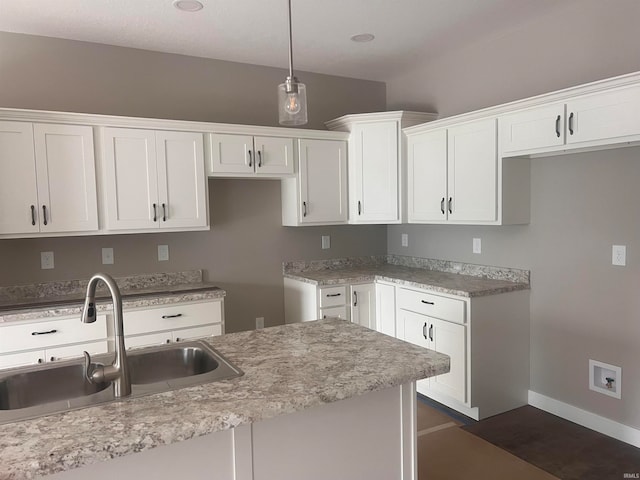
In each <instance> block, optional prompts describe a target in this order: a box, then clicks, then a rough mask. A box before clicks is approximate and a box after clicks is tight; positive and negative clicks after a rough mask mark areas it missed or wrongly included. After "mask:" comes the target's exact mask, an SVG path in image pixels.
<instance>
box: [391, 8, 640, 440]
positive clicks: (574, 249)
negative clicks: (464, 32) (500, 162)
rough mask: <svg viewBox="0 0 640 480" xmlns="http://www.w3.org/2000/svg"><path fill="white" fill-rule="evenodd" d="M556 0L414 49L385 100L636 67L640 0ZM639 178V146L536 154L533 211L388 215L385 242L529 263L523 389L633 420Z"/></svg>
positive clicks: (484, 95)
mask: <svg viewBox="0 0 640 480" xmlns="http://www.w3.org/2000/svg"><path fill="white" fill-rule="evenodd" d="M563 12H564V13H563ZM563 12H556V14H557V15H555V16H553V17H547V18H542V19H539V20H536V21H533V22H531V23H529V24H525V25H521V26H520V27H519V28H518V29H514V30H512V31H509V32H502V33H501V34H500V35H496V36H494V37H493V38H491V39H487V40H485V41H483V42H481V43H479V44H476V45H472V46H470V47H468V48H466V49H461V50H459V51H457V52H453V53H450V54H449V55H447V56H446V57H442V58H438V59H435V60H433V61H431V62H423V63H420V64H419V65H417V66H416V68H415V69H414V70H413V71H411V72H407V73H406V74H404V75H401V76H399V77H397V78H395V79H394V80H393V81H390V82H389V83H388V84H387V89H388V90H387V91H388V105H389V106H390V107H391V108H403V107H414V108H415V107H420V106H423V107H429V106H433V107H435V108H436V109H437V110H438V111H439V112H440V113H442V114H444V115H445V116H446V115H450V114H454V113H459V112H463V111H470V110H474V109H477V108H479V107H485V106H490V105H495V104H499V103H503V102H507V101H511V100H516V99H518V98H525V97H528V96H532V95H535V94H539V93H544V92H547V91H553V90H557V89H561V88H564V87H568V86H572V85H578V84H581V83H585V82H588V81H593V80H597V79H600V78H606V77H611V76H615V75H619V74H623V73H628V72H631V71H638V70H640V42H638V33H637V28H638V27H637V26H638V20H640V2H637V1H635V0H615V1H611V2H599V1H594V0H582V1H580V2H567V7H566V8H565V9H564V11H563ZM639 181H640V148H627V149H617V150H609V151H602V152H593V153H583V154H576V155H566V156H557V157H550V158H538V159H533V160H532V179H531V191H532V194H531V201H532V206H531V223H530V225H526V226H507V227H464V226H417V225H402V226H390V227H389V229H388V245H389V252H390V253H396V254H410V255H417V256H425V257H432V258H442V259H449V260H458V261H465V262H471V263H478V264H485V265H500V266H507V267H520V268H525V269H530V270H531V281H532V290H531V322H532V323H531V347H532V349H531V389H532V390H534V391H536V392H538V393H541V394H543V395H547V396H549V397H552V398H555V399H557V400H560V401H563V402H566V403H568V404H571V405H575V406H577V407H580V408H583V409H585V410H588V411H591V412H594V413H596V414H599V415H602V416H604V417H607V418H611V419H613V420H616V421H619V422H621V423H623V424H626V425H630V426H633V427H636V428H639V427H640V409H638V408H637V407H638V405H640V370H639V369H638V358H639V357H638V348H637V342H638V340H639V339H640V323H639V322H638V315H639V314H640V297H639V296H638V294H637V289H638V285H640V231H639V229H638V219H639V218H640V215H639V213H640V212H639V205H640V192H639V191H638V182H639ZM405 232H406V233H408V234H409V245H410V246H409V247H408V248H403V247H401V246H400V234H401V233H405ZM473 237H480V238H482V254H481V255H474V254H473V253H472V249H471V248H472V238H473ZM613 244H624V245H627V266H626V267H614V266H612V265H611V245H613ZM590 358H591V359H596V360H600V361H604V362H606V363H611V364H614V365H619V366H622V372H623V373H622V376H623V384H622V400H617V399H614V398H612V397H607V396H605V395H601V394H598V393H595V392H592V391H590V390H589V389H588V359H590Z"/></svg>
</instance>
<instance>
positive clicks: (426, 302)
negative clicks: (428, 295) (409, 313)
mask: <svg viewBox="0 0 640 480" xmlns="http://www.w3.org/2000/svg"><path fill="white" fill-rule="evenodd" d="M420 301H421V302H422V303H425V304H427V305H435V302H428V301H426V300H420Z"/></svg>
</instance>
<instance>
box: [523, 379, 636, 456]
mask: <svg viewBox="0 0 640 480" xmlns="http://www.w3.org/2000/svg"><path fill="white" fill-rule="evenodd" d="M529 405H531V406H532V407H536V408H539V409H541V410H544V411H545V412H549V413H552V414H554V415H557V416H558V417H561V418H564V419H565V420H569V421H571V422H574V423H577V424H578V425H582V426H583V427H587V428H590V429H591V430H595V431H596V432H600V433H602V434H604V435H607V436H609V437H613V438H615V439H618V440H620V441H621V442H625V443H628V444H629V445H633V446H634V447H640V430H638V429H637V428H633V427H630V426H628V425H624V424H622V423H619V422H616V421H614V420H610V419H608V418H605V417H602V416H600V415H597V414H595V413H592V412H588V411H586V410H582V409H581V408H578V407H574V406H573V405H569V404H568V403H564V402H561V401H560V400H556V399H555V398H551V397H547V396H546V395H542V394H540V393H538V392H534V391H532V390H529Z"/></svg>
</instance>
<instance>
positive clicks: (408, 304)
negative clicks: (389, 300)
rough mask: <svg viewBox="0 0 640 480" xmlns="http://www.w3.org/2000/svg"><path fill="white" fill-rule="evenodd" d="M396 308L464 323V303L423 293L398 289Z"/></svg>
mask: <svg viewBox="0 0 640 480" xmlns="http://www.w3.org/2000/svg"><path fill="white" fill-rule="evenodd" d="M398 308H402V309H404V310H409V311H411V312H416V313H420V314H422V315H429V316H430V317H436V318H441V319H443V320H447V321H449V322H456V323H465V302H464V301H463V300H456V299H454V298H447V297H442V296H440V295H434V294H432V293H426V292H424V291H417V290H407V289H406V288H399V289H398Z"/></svg>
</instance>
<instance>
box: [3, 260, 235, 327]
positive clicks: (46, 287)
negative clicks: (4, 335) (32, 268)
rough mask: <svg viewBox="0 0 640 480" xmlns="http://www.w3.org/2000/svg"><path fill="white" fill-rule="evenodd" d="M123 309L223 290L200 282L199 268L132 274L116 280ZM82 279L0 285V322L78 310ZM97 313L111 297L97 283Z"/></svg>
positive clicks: (108, 308) (107, 307) (107, 305)
mask: <svg viewBox="0 0 640 480" xmlns="http://www.w3.org/2000/svg"><path fill="white" fill-rule="evenodd" d="M116 281H117V283H118V286H119V288H120V293H121V294H122V305H123V307H124V308H143V307H151V306H154V305H167V304H171V303H177V302H194V301H199V300H206V299H213V298H223V297H224V296H225V295H226V292H225V291H224V290H222V289H220V288H219V287H217V286H216V285H214V284H212V283H208V282H203V281H202V272H201V271H199V270H196V271H190V272H179V273H172V274H148V275H132V276H129V277H122V278H118V279H116ZM86 285H87V281H86V280H84V281H83V280H71V281H65V282H51V283H44V284H34V285H19V286H15V287H0V323H3V322H11V321H21V320H35V319H40V318H50V317H58V316H66V315H79V314H80V313H81V310H82V307H83V304H84V299H85V291H86ZM96 306H97V309H98V311H99V312H105V311H111V308H112V304H111V297H110V296H109V294H108V292H107V291H106V289H105V288H103V287H102V288H101V285H99V287H98V290H97V295H96Z"/></svg>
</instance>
